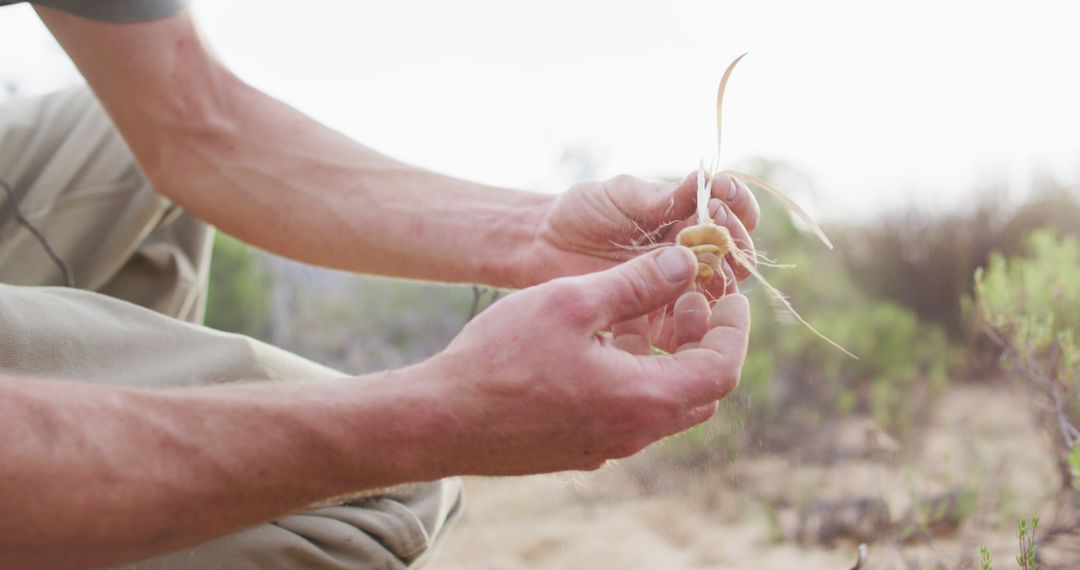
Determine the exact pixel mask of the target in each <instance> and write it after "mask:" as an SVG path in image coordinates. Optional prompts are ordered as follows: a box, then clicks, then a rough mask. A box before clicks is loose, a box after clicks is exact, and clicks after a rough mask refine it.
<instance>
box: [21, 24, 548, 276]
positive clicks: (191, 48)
mask: <svg viewBox="0 0 1080 570" xmlns="http://www.w3.org/2000/svg"><path fill="white" fill-rule="evenodd" d="M38 10H39V12H40V13H41V15H42V18H43V19H44V20H45V21H46V23H47V24H48V25H49V27H50V29H51V30H52V31H53V33H54V35H56V37H57V38H58V39H59V40H60V42H61V44H62V45H63V46H64V48H65V49H66V50H67V51H68V53H69V54H71V56H72V58H73V59H74V61H75V62H76V64H77V65H78V67H79V69H80V71H82V73H83V75H84V76H85V77H86V78H87V80H88V81H89V83H90V85H91V86H92V87H93V88H94V91H95V93H96V94H97V95H98V97H99V98H100V99H101V101H102V102H103V104H104V105H105V107H106V109H107V110H108V111H109V114H110V115H111V116H112V118H113V120H114V121H115V122H116V124H117V126H118V128H119V130H120V132H121V133H122V134H123V135H124V137H125V139H126V140H127V141H128V143H129V144H130V146H131V147H132V150H133V151H134V153H135V155H136V157H137V158H138V160H139V162H140V164H141V165H142V166H143V168H144V170H145V172H146V174H147V176H148V177H149V178H150V180H151V182H152V183H153V185H154V187H155V188H156V189H157V190H158V191H159V192H161V193H163V194H165V195H167V196H168V197H170V198H172V199H173V200H174V201H176V202H178V203H179V204H181V205H183V206H184V207H186V208H188V209H189V210H191V211H192V212H193V213H195V214H196V215H198V216H200V217H202V218H204V219H206V220H207V221H209V222H211V223H212V224H214V225H216V226H218V227H220V228H221V229H223V230H224V231H226V232H228V233H230V234H233V235H236V236H237V237H239V238H241V239H244V240H245V241H248V242H251V243H253V244H256V245H259V246H261V247H263V248H266V249H268V250H271V251H274V252H277V253H280V254H283V255H286V256H289V257H292V258H295V259H300V260H303V261H307V262H311V263H316V264H320V265H324V266H329V267H336V268H341V269H346V270H352V271H362V272H367V273H377V274H384V275H394V276H402V277H412V278H420V279H434V280H442V281H479V282H484V283H489V284H493V285H504V286H505V285H522V284H524V281H527V280H525V279H522V278H521V276H520V275H519V274H520V273H521V269H520V267H521V265H523V264H524V263H526V262H527V259H526V258H527V251H526V249H527V247H528V245H529V244H530V243H531V242H532V238H533V234H534V232H535V231H536V226H537V222H538V220H539V219H540V217H541V216H542V215H543V213H544V211H545V210H546V208H547V206H548V204H549V203H550V200H551V197H550V196H545V195H542V194H534V193H528V192H517V191H510V190H505V189H499V188H494V187H489V186H485V185H481V184H475V183H471V182H466V181H462V180H456V179H453V178H450V177H446V176H442V175H438V174H435V173H432V172H428V171H425V170H422V169H419V168H415V167H411V166H408V165H406V164H403V163H400V162H398V161H395V160H393V159H390V158H388V157H386V156H383V155H381V154H379V153H377V152H375V151H373V150H371V149H368V148H365V147H364V146H362V145H360V144H358V143H356V142H354V141H352V140H350V139H349V138H347V137H345V136H343V135H341V134H339V133H337V132H335V131H333V130H331V129H329V128H327V127H325V126H323V125H321V124H319V123H317V122H316V121H314V120H312V119H310V118H308V117H307V116H305V115H303V114H301V113H299V112H298V111H296V110H294V109H292V108H290V107H288V106H287V105H285V104H283V103H281V102H279V101H276V100H274V99H273V98H271V97H269V96H267V95H265V94H264V93H262V92H260V91H258V90H256V89H254V88H252V87H250V86H248V85H246V84H244V83H243V82H242V81H240V80H239V79H237V78H236V77H235V76H233V75H232V74H231V73H230V72H229V71H228V70H226V69H225V68H224V67H223V66H222V65H221V64H220V63H219V62H218V61H217V60H216V59H215V58H214V57H213V56H212V55H211V54H210V53H209V51H208V50H207V48H206V47H205V45H204V43H203V41H202V39H201V38H200V37H199V35H198V33H197V31H196V29H195V27H194V25H193V24H192V22H191V19H190V16H189V15H188V14H186V13H183V12H182V13H180V14H178V15H176V16H173V17H171V18H167V19H164V20H160V21H155V22H148V23H142V24H125V25H118V24H107V23H101V22H91V21H88V20H83V19H80V18H77V17H75V16H71V15H68V14H64V13H60V12H57V11H54V10H49V9H47V8H38ZM417 136H422V133H418V135H417Z"/></svg>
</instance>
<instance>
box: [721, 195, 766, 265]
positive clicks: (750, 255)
mask: <svg viewBox="0 0 1080 570" xmlns="http://www.w3.org/2000/svg"><path fill="white" fill-rule="evenodd" d="M714 201H715V202H716V207H715V210H714V209H713V202H714ZM709 212H710V213H711V214H712V216H713V221H714V222H716V223H717V224H719V225H721V226H724V227H725V228H727V229H728V233H730V234H731V241H732V243H734V245H735V247H737V248H739V249H740V250H742V252H743V253H744V254H745V255H743V256H742V259H744V260H746V261H747V262H749V263H750V265H751V267H755V268H756V267H757V255H756V254H755V253H754V240H753V239H751V238H750V232H748V231H746V227H744V226H743V224H742V222H741V221H740V220H739V218H738V217H737V216H735V215H733V213H732V211H731V210H730V208H729V207H728V205H727V204H725V203H723V202H720V201H719V200H716V199H715V198H714V199H713V200H710V201H709ZM726 259H727V261H728V263H730V264H731V267H732V269H734V270H735V278H736V279H737V280H739V281H742V280H743V279H746V278H747V277H749V276H750V275H751V271H750V269H748V268H746V267H743V265H742V264H741V263H739V262H738V261H736V260H735V258H734V257H733V256H732V255H731V254H728V255H727V257H726Z"/></svg>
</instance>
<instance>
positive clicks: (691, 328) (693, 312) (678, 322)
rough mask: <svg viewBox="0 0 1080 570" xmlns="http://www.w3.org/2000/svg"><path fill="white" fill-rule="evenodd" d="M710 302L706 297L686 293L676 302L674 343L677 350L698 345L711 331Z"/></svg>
mask: <svg viewBox="0 0 1080 570" xmlns="http://www.w3.org/2000/svg"><path fill="white" fill-rule="evenodd" d="M710 314H711V311H710V310H709V301H708V299H706V298H705V295H702V294H701V293H697V292H693V293H686V294H684V295H682V296H681V297H679V300H678V301H675V311H674V313H673V318H672V320H673V321H674V323H673V325H674V330H673V343H672V344H674V345H675V348H676V350H679V349H682V348H683V347H685V346H686V345H688V344H690V343H694V344H696V343H697V342H698V341H700V340H701V337H703V336H705V333H706V332H708V331H709V315H710Z"/></svg>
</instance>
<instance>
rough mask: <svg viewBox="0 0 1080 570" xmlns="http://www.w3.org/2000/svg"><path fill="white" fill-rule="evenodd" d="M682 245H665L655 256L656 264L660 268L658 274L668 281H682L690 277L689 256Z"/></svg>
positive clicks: (691, 265) (690, 264) (691, 268)
mask: <svg viewBox="0 0 1080 570" xmlns="http://www.w3.org/2000/svg"><path fill="white" fill-rule="evenodd" d="M685 249H686V248H684V247H680V246H674V247H666V248H664V249H663V250H661V251H660V255H658V256H656V265H657V267H659V268H660V274H661V275H663V276H664V279H667V280H668V282H670V283H682V282H683V281H686V280H687V279H689V278H690V272H691V271H692V270H693V263H691V260H690V256H689V255H686V252H685Z"/></svg>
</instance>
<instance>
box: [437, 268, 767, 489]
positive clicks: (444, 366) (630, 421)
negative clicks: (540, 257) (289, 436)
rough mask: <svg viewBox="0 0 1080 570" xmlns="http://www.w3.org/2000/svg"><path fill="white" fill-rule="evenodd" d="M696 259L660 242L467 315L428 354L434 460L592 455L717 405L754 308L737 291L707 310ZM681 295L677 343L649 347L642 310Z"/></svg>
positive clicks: (495, 467)
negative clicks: (696, 286)
mask: <svg viewBox="0 0 1080 570" xmlns="http://www.w3.org/2000/svg"><path fill="white" fill-rule="evenodd" d="M694 264H695V261H694V257H693V255H692V254H691V252H690V251H689V250H687V249H685V248H682V247H668V248H664V249H662V250H659V251H656V252H652V253H650V254H646V255H642V256H639V257H637V258H635V259H632V260H630V261H628V262H626V263H624V264H622V265H619V266H616V267H613V268H611V269H608V270H606V271H602V272H598V273H592V274H588V275H583V276H579V277H569V278H563V279H557V280H554V281H551V282H548V283H546V284H543V285H539V286H536V287H532V288H529V289H525V290H522V291H521V292H519V293H517V294H515V295H513V296H511V297H509V298H507V299H505V300H503V301H502V302H500V303H498V304H497V305H495V306H493V307H492V308H491V309H489V310H487V311H485V312H484V313H483V314H481V315H480V316H479V317H477V318H476V319H474V320H473V321H472V322H470V323H469V324H468V325H467V326H466V327H465V329H464V330H463V331H462V332H461V334H460V335H459V336H458V337H457V338H456V339H454V341H453V342H452V343H451V344H450V346H449V347H448V348H447V349H446V350H445V351H444V352H443V353H441V354H439V355H438V356H436V357H434V358H433V359H431V360H429V361H428V362H427V363H425V365H422V366H425V367H430V368H429V370H428V372H429V373H430V375H428V380H430V381H431V383H432V384H435V385H436V386H437V387H436V388H434V389H435V390H437V391H438V393H439V394H440V395H442V399H441V401H442V402H443V403H444V404H445V406H446V407H445V409H444V410H442V411H443V412H444V413H445V414H446V416H447V417H448V418H449V419H450V422H451V423H450V424H449V425H446V431H445V433H444V434H443V435H444V436H446V437H447V438H448V439H447V440H444V441H441V442H440V445H439V447H440V450H439V451H437V452H436V457H434V458H432V459H434V460H435V461H437V462H438V463H439V464H440V465H439V466H438V467H437V469H438V470H440V471H443V472H444V473H446V474H482V475H512V474H525V473H539V472H550V471H558V470H565V469H595V468H597V467H599V466H601V465H603V463H604V462H605V461H606V460H608V459H613V458H618V457H625V456H627V455H631V454H633V453H636V452H637V451H639V450H640V449H642V448H644V447H645V446H647V445H648V444H650V443H652V442H653V441H656V440H657V439H660V438H662V437H664V436H667V435H670V434H673V433H677V432H680V431H683V430H686V429H688V428H690V427H692V426H694V425H696V424H698V423H701V422H703V421H705V420H707V419H708V418H710V417H711V416H712V415H713V413H715V411H716V409H717V405H718V401H719V400H720V399H721V398H723V397H724V396H726V395H727V394H728V393H729V392H730V391H731V390H732V389H734V388H735V386H736V385H737V384H738V380H739V372H740V369H741V367H742V364H743V360H744V357H745V355H746V348H747V339H748V333H749V328H750V314H749V307H748V304H747V302H746V298H745V297H743V296H741V295H738V294H734V295H730V296H727V297H724V298H723V299H721V300H720V301H719V302H718V303H717V304H716V305H715V307H714V308H713V309H712V310H711V311H710V309H709V306H708V303H707V302H706V301H705V298H704V297H703V296H701V295H700V294H699V293H688V294H685V295H682V296H681V297H680V294H682V292H683V291H686V289H687V286H688V284H689V283H690V280H691V279H692V278H693V268H694ZM676 298H678V303H677V304H676V309H675V316H674V317H671V318H673V319H674V323H673V324H674V329H675V332H674V335H675V338H676V343H677V345H678V346H679V347H680V348H679V350H678V351H677V352H676V353H675V354H671V355H667V354H660V355H653V354H651V347H650V346H649V344H648V338H649V336H648V321H647V315H648V314H649V312H650V311H653V310H654V309H657V308H659V307H663V306H665V305H666V304H669V303H672V302H673V301H675V300H676ZM607 330H610V331H611V332H612V336H610V337H609V336H605V335H600V334H599V333H600V332H601V331H607ZM429 465H430V464H429Z"/></svg>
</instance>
